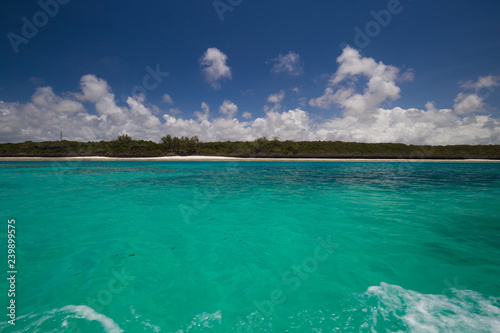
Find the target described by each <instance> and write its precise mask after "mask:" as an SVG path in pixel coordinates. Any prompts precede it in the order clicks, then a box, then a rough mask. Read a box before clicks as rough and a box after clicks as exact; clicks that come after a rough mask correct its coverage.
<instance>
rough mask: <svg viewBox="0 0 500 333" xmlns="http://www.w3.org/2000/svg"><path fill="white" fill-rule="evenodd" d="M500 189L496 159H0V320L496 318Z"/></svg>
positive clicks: (411, 323) (395, 326)
mask: <svg viewBox="0 0 500 333" xmlns="http://www.w3.org/2000/svg"><path fill="white" fill-rule="evenodd" d="M499 203H500V163H463V162H457V163H440V162H429V163H425V162H279V161H278V162H231V161H218V162H181V161H175V162H164V161H118V162H116V161H72V162H67V161H59V162H52V161H43V162H0V207H1V212H2V220H3V224H4V225H3V227H1V229H0V230H2V231H1V232H0V238H1V245H2V246H1V249H2V253H3V254H2V256H3V258H4V259H3V260H4V264H3V267H4V269H3V271H4V276H6V277H9V276H11V274H9V273H7V272H8V271H10V270H11V269H9V267H8V266H7V262H8V261H7V259H8V257H7V256H8V253H7V251H8V234H9V231H8V230H10V229H9V227H8V224H9V221H11V220H15V238H14V239H15V271H16V273H15V297H10V296H8V291H9V288H11V287H12V285H11V282H12V281H11V280H7V279H6V278H3V279H2V281H1V283H0V293H1V294H2V300H3V302H2V303H3V309H4V310H3V311H4V314H2V318H0V330H1V331H2V332H108V333H111V332H113V333H115V332H454V333H456V332H500V204H499ZM11 299H14V300H15V321H14V323H15V325H11V324H9V322H8V321H9V320H11V318H10V317H9V316H8V314H9V311H10V310H9V309H7V308H6V307H8V306H9V304H10V303H9V302H10V301H11Z"/></svg>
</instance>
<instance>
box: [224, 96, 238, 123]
mask: <svg viewBox="0 0 500 333" xmlns="http://www.w3.org/2000/svg"><path fill="white" fill-rule="evenodd" d="M219 112H220V113H222V114H224V115H226V117H227V118H229V119H232V118H234V115H235V114H236V113H237V112H238V106H237V105H236V104H234V103H233V102H231V101H229V100H227V99H226V100H224V102H223V103H222V105H221V106H220V108H219Z"/></svg>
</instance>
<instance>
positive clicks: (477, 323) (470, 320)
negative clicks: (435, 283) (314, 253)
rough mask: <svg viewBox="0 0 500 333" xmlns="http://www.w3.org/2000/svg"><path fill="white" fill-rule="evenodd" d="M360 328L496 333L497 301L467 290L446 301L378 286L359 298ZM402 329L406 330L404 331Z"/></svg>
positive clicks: (499, 318)
mask: <svg viewBox="0 0 500 333" xmlns="http://www.w3.org/2000/svg"><path fill="white" fill-rule="evenodd" d="M360 296H361V305H364V308H363V309H362V311H363V310H364V312H365V313H366V317H365V322H364V325H363V326H364V327H367V328H368V327H370V328H371V329H372V330H375V331H377V328H378V327H386V326H387V324H388V323H391V324H390V326H391V328H392V329H397V330H398V331H399V330H401V329H403V330H404V331H406V330H410V331H411V332H431V333H432V332H500V308H499V305H500V304H499V300H498V299H496V298H494V297H489V298H486V297H484V296H483V295H481V294H479V293H477V292H475V291H471V290H456V289H452V294H451V296H450V297H447V296H445V295H432V294H421V293H418V292H416V291H412V290H406V289H404V288H402V287H400V286H396V285H389V284H387V283H381V284H380V286H372V287H369V288H368V290H367V291H366V292H365V293H364V294H361V295H360ZM405 326H406V329H405Z"/></svg>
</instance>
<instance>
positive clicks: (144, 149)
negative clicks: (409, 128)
mask: <svg viewBox="0 0 500 333" xmlns="http://www.w3.org/2000/svg"><path fill="white" fill-rule="evenodd" d="M169 155H182V156H187V155H205V156H232V157H273V158H297V157H303V158H401V159H410V158H413V159H418V158H431V159H441V158H443V159H465V158H486V159H500V145H478V146H468V145H457V146H417V145H405V144H401V143H356V142H341V141H335V142H332V141H297V142H296V141H292V140H287V141H279V140H278V138H276V137H275V138H273V139H272V140H268V139H266V138H259V139H256V140H254V141H225V142H200V140H198V137H196V136H194V137H192V138H188V137H184V136H183V137H180V138H179V137H172V136H171V135H167V136H164V137H162V138H161V143H156V142H152V141H144V140H133V139H132V138H131V137H130V136H128V135H127V134H122V135H120V136H118V138H117V139H116V140H112V141H98V142H76V141H66V140H64V141H49V142H32V141H26V142H23V143H2V144H0V156H2V157H21V156H25V157H38V156H40V157H72V156H109V157H156V156H169Z"/></svg>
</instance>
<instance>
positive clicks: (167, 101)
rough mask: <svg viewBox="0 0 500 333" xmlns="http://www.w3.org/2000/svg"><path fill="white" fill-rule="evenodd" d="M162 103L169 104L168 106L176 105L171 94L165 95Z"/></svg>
mask: <svg viewBox="0 0 500 333" xmlns="http://www.w3.org/2000/svg"><path fill="white" fill-rule="evenodd" d="M162 102H163V103H167V104H174V100H173V99H172V97H171V96H170V95H169V94H164V95H163V98H162Z"/></svg>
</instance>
